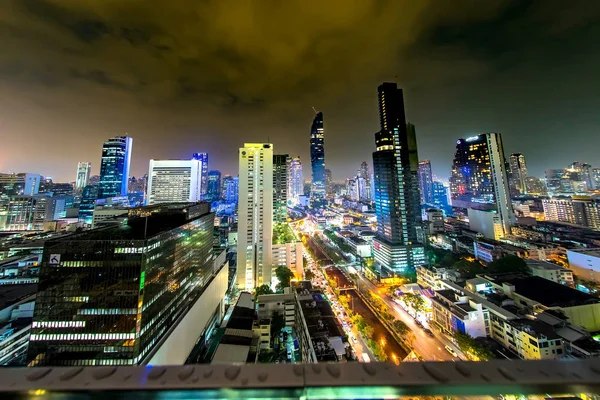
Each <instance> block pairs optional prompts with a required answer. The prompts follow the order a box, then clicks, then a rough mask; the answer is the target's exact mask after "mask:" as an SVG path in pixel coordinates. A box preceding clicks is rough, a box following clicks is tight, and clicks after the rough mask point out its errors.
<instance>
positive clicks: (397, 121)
mask: <svg viewBox="0 0 600 400" xmlns="http://www.w3.org/2000/svg"><path fill="white" fill-rule="evenodd" d="M378 102H379V118H380V124H381V127H380V128H381V129H380V131H379V132H377V133H376V134H375V144H376V147H377V151H376V152H374V153H373V171H374V180H375V183H374V191H375V193H374V199H375V212H376V215H377V236H376V237H375V239H374V255H375V261H377V263H378V264H380V265H381V266H382V267H384V268H386V269H388V270H390V271H392V272H393V273H403V272H405V271H406V269H407V268H414V267H416V266H418V265H420V264H422V263H423V262H424V257H423V247H422V246H421V245H420V244H419V241H420V239H421V238H420V236H421V233H422V229H421V209H420V194H419V192H420V191H419V180H418V164H419V158H418V152H417V140H416V132H415V127H414V125H412V124H407V123H406V116H405V112H404V96H403V93H402V89H399V88H398V87H397V85H396V84H395V83H390V82H386V83H383V84H382V85H380V86H379V88H378Z"/></svg>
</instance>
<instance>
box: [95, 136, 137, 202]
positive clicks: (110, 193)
mask: <svg viewBox="0 0 600 400" xmlns="http://www.w3.org/2000/svg"><path fill="white" fill-rule="evenodd" d="M132 145H133V139H132V138H130V137H129V136H116V137H114V138H110V139H108V140H107V141H106V142H104V145H103V146H102V161H101V163H100V183H99V185H98V198H99V199H105V198H107V197H117V196H127V184H128V183H129V165H130V163H131V149H132Z"/></svg>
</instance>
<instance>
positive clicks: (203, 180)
mask: <svg viewBox="0 0 600 400" xmlns="http://www.w3.org/2000/svg"><path fill="white" fill-rule="evenodd" d="M192 158H193V159H194V160H199V161H200V163H201V164H200V173H201V174H200V197H201V198H202V199H204V197H205V196H206V192H207V190H208V153H194V155H193V156H192Z"/></svg>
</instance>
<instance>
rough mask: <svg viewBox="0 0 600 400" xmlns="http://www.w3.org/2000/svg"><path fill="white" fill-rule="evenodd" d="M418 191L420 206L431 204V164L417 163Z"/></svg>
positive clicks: (428, 162)
mask: <svg viewBox="0 0 600 400" xmlns="http://www.w3.org/2000/svg"><path fill="white" fill-rule="evenodd" d="M418 172H419V191H420V193H421V204H432V203H433V175H432V174H431V162H430V161H429V160H424V161H420V162H419V170H418Z"/></svg>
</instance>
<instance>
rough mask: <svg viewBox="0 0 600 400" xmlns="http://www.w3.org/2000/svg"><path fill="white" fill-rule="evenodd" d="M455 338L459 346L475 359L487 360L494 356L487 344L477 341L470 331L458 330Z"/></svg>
mask: <svg viewBox="0 0 600 400" xmlns="http://www.w3.org/2000/svg"><path fill="white" fill-rule="evenodd" d="M454 340H455V341H456V344H457V345H458V347H460V349H461V350H462V351H463V352H464V353H465V354H466V355H467V356H469V358H471V359H473V360H474V361H487V360H491V359H493V358H494V353H492V351H491V350H490V349H489V348H488V347H487V346H484V345H483V344H481V343H479V342H477V340H475V339H474V338H473V337H471V335H469V334H468V333H463V332H460V331H456V332H454Z"/></svg>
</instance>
